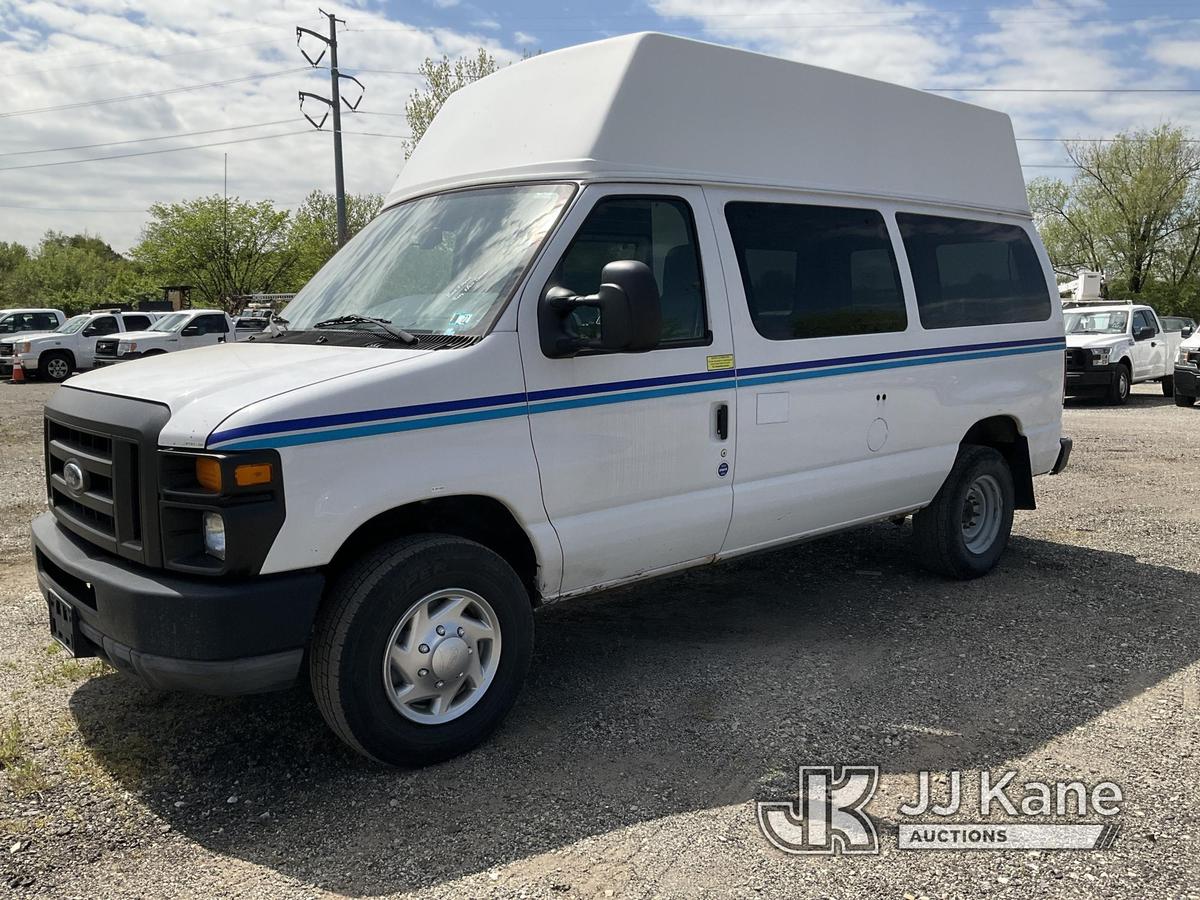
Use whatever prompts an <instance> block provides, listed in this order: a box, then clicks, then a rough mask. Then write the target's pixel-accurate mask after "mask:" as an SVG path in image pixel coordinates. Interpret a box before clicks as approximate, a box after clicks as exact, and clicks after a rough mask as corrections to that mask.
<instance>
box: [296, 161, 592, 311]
mask: <svg viewBox="0 0 1200 900" xmlns="http://www.w3.org/2000/svg"><path fill="white" fill-rule="evenodd" d="M573 190H574V188H573V187H572V186H570V185H561V184H538V185H527V186H515V187H502V188H479V189H475V190H469V191H456V192H453V193H448V194H437V195H434V196H431V197H422V198H419V199H417V200H410V201H408V202H407V203H402V204H400V205H399V206H395V207H392V208H391V209H388V210H384V211H383V212H382V213H380V214H379V215H378V216H376V217H375V219H374V220H372V222H371V223H370V224H369V225H367V226H366V227H365V228H364V229H363V230H362V231H361V232H359V233H358V234H357V235H356V236H355V237H354V239H353V240H352V241H351V242H350V243H349V244H347V245H346V246H345V247H344V248H343V249H342V250H341V251H339V252H338V253H337V255H335V256H334V257H333V259H331V260H330V261H329V262H328V263H326V264H325V266H324V268H322V269H321V271H319V272H318V273H317V274H316V275H315V276H313V278H312V280H311V281H309V283H308V284H307V285H305V286H304V288H303V289H302V290H301V291H300V293H298V294H297V295H296V297H295V298H294V299H293V300H292V302H291V303H289V304H288V305H287V307H286V308H285V309H284V310H283V311H282V312H281V313H280V315H282V316H283V318H284V319H286V320H287V322H288V328H289V330H293V331H296V330H304V329H307V328H312V327H313V326H314V325H316V324H317V323H318V322H323V321H326V320H328V319H334V318H337V317H339V316H347V315H359V316H374V317H377V318H381V319H387V320H389V321H390V322H391V323H392V324H393V325H394V326H396V327H399V328H403V329H406V330H409V331H413V332H417V333H418V334H419V333H422V332H424V333H435V334H483V333H484V332H485V331H486V330H487V328H488V327H489V326H490V325H491V323H492V321H493V320H494V319H495V317H496V316H497V315H498V314H499V313H500V310H501V309H503V307H504V304H505V303H506V302H507V301H508V298H509V296H510V295H511V294H512V292H513V291H514V290H515V289H516V287H517V283H518V281H519V280H520V278H521V275H522V273H523V272H524V271H525V267H526V266H527V265H528V264H529V261H530V260H531V259H532V258H533V254H534V253H535V252H536V251H537V249H538V247H540V246H541V243H542V240H543V239H544V238H545V237H546V235H547V234H548V233H549V232H550V229H551V228H553V227H554V223H555V222H556V221H557V220H558V216H559V214H560V213H561V212H562V210H563V208H564V207H565V206H566V204H567V201H568V200H569V199H570V197H571V193H572V191H573Z"/></svg>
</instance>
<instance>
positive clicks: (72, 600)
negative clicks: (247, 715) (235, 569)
mask: <svg viewBox="0 0 1200 900" xmlns="http://www.w3.org/2000/svg"><path fill="white" fill-rule="evenodd" d="M33 549H34V556H35V558H36V562H37V576H38V586H39V587H40V588H41V590H42V593H43V594H44V595H46V596H47V599H48V600H49V597H50V595H51V594H53V595H56V596H57V597H58V598H59V599H61V600H62V601H64V602H65V603H66V604H67V605H69V606H70V607H71V608H72V609H73V610H74V611H75V613H76V614H77V615H78V618H79V633H80V635H81V636H82V638H83V640H82V642H81V644H82V646H77V647H76V651H75V652H76V655H77V656H101V657H103V658H105V659H107V660H108V661H109V662H110V663H111V664H112V665H113V666H115V667H116V668H118V669H122V670H124V671H127V672H131V673H133V674H136V675H138V676H140V677H141V678H142V679H143V680H144V681H145V682H147V683H148V684H149V685H151V686H152V687H155V688H159V689H162V690H195V691H200V692H202V693H206V694H252V693H260V692H263V691H271V690H279V689H282V688H286V687H288V686H290V685H291V684H292V683H293V682H294V681H295V680H296V676H297V675H298V674H299V671H300V665H301V662H302V660H303V658H304V649H305V647H306V645H307V644H308V640H309V635H310V633H311V631H312V624H313V619H314V617H315V616H316V611H317V606H318V604H319V603H320V599H321V592H322V590H323V588H324V583H325V579H324V576H323V575H321V574H320V573H316V572H298V573H288V574H285V575H260V576H257V577H253V578H242V579H229V578H205V577H196V578H189V577H181V576H177V575H172V574H167V573H166V572H163V571H160V570H156V569H150V568H146V567H144V566H139V565H137V564H135V563H131V562H129V561H127V560H124V559H120V558H119V557H116V556H113V555H111V554H109V553H106V552H104V551H103V550H101V549H99V548H97V547H95V546H94V545H92V544H89V543H87V542H86V541H84V540H82V539H81V538H78V537H76V536H75V535H73V534H71V533H70V532H68V531H67V530H66V529H64V528H62V527H61V526H60V525H59V524H58V522H57V520H56V519H55V518H54V515H53V513H43V514H42V515H41V516H39V517H38V518H37V519H35V520H34V522H33Z"/></svg>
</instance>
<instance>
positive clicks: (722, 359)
mask: <svg viewBox="0 0 1200 900" xmlns="http://www.w3.org/2000/svg"><path fill="white" fill-rule="evenodd" d="M732 368H733V354H732V353H729V354H726V355H724V356H710V357H709V358H708V371H710V372H719V371H721V370H722V369H732Z"/></svg>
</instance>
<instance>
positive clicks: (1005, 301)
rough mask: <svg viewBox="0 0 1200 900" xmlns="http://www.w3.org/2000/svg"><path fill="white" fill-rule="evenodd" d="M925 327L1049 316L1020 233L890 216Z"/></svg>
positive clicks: (1034, 259) (1036, 264)
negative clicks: (901, 242) (899, 240)
mask: <svg viewBox="0 0 1200 900" xmlns="http://www.w3.org/2000/svg"><path fill="white" fill-rule="evenodd" d="M896 222H897V224H898V225H899V226H900V234H901V236H902V237H903V239H904V250H905V252H906V253H907V254H908V264H909V266H910V267H911V268H912V275H913V285H914V286H915V287H916V291H917V308H918V310H919V311H920V315H921V324H922V325H923V326H925V327H926V328H958V327H962V326H967V325H1008V324H1011V323H1014V322H1044V321H1045V320H1046V319H1048V318H1050V292H1049V289H1048V288H1047V287H1046V276H1045V274H1044V273H1043V271H1042V265H1041V262H1040V261H1039V260H1038V256H1037V252H1036V251H1035V250H1034V249H1033V243H1032V242H1031V241H1030V240H1029V235H1027V234H1026V233H1025V231H1024V229H1022V228H1019V227H1017V226H1016V225H1002V224H1000V223H997V222H977V221H974V220H971V219H951V218H947V217H943V216H923V215H916V214H914V213H897V214H896Z"/></svg>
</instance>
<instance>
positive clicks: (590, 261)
mask: <svg viewBox="0 0 1200 900" xmlns="http://www.w3.org/2000/svg"><path fill="white" fill-rule="evenodd" d="M618 260H636V261H638V262H643V263H645V264H646V265H647V266H649V267H650V271H651V272H652V273H653V274H654V280H655V282H656V283H657V284H658V291H659V296H660V297H661V302H662V336H661V339H660V343H661V344H662V345H664V346H672V345H681V344H693V343H696V342H703V341H705V340H706V339H707V337H708V322H707V319H706V316H705V306H704V281H703V278H702V277H701V274H700V272H701V269H700V254H699V250H698V249H697V246H696V228H695V224H694V222H693V219H692V211H691V209H690V208H689V206H688V205H687V203H686V202H684V201H683V200H681V199H679V198H676V197H607V198H605V199H602V200H600V201H599V202H598V203H597V204H596V205H595V206H594V207H593V208H592V211H591V212H590V213H589V214H588V217H587V219H586V220H585V221H584V223H583V225H582V226H581V227H580V229H579V232H578V233H577V234H576V235H575V238H574V240H572V241H571V246H570V247H568V248H567V252H566V253H565V254H563V258H562V259H561V260H560V261H559V263H558V266H557V267H555V269H554V274H553V275H552V276H551V278H550V284H551V285H554V286H558V287H565V288H567V289H569V290H570V291H571V293H573V294H578V295H586V294H595V293H596V291H597V290H599V288H600V272H601V270H603V268H604V267H605V266H606V265H607V264H608V263H610V262H616V261H618ZM569 322H570V327H571V330H573V331H574V333H575V334H576V335H577V336H579V337H582V338H585V339H592V340H594V339H597V338H599V336H600V322H599V312H598V310H596V309H595V308H591V307H582V308H579V309H576V310H575V311H573V312H572V313H571V318H570V320H569Z"/></svg>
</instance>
